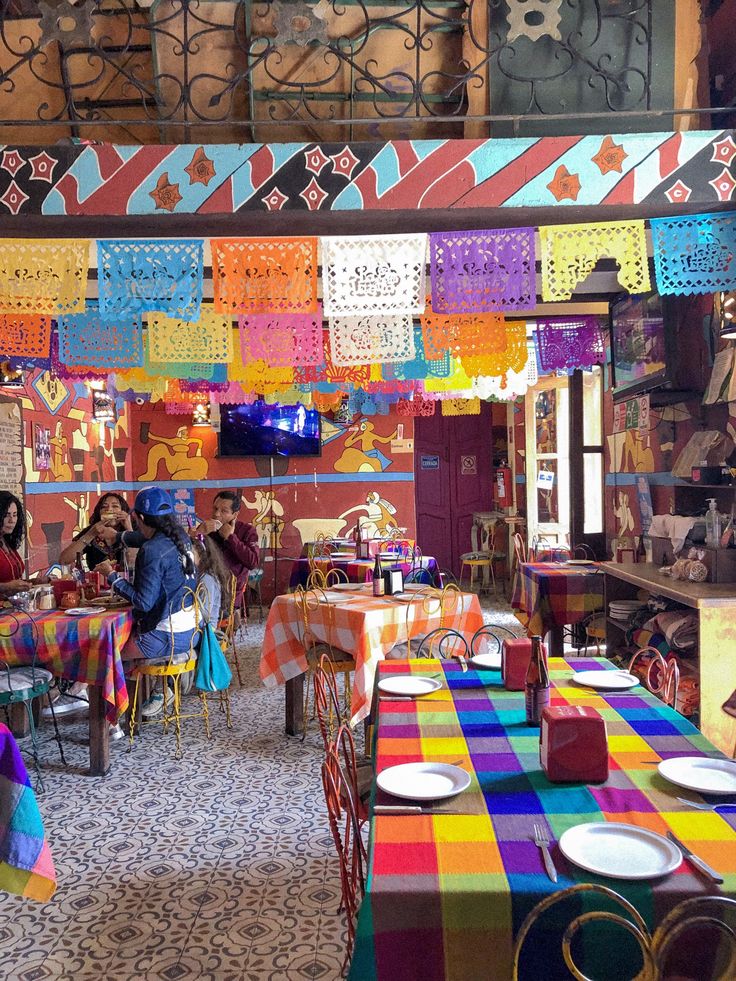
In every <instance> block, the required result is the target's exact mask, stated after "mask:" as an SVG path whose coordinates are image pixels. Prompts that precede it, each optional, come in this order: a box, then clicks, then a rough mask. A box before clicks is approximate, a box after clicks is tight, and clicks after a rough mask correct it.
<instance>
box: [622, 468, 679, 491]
mask: <svg viewBox="0 0 736 981" xmlns="http://www.w3.org/2000/svg"><path fill="white" fill-rule="evenodd" d="M639 477H646V478H647V480H648V481H649V483H650V484H656V485H658V486H660V487H673V486H675V485H676V484H677V485H680V486H682V487H691V486H693V485H692V484H689V483H688V482H687V481H686V480H682V479H681V478H680V477H673V476H672V474H671V473H670V472H669V470H658V471H656V472H655V473H607V474H606V487H633V486H634V485H635V484H636V481H637V480H638V478H639Z"/></svg>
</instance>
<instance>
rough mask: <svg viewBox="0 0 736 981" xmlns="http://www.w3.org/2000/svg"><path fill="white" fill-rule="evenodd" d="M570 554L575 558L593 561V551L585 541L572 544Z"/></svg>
mask: <svg viewBox="0 0 736 981" xmlns="http://www.w3.org/2000/svg"><path fill="white" fill-rule="evenodd" d="M572 555H573V558H575V559H589V560H590V561H591V562H595V552H594V551H593V549H592V548H591V547H590V545H588V544H586V542H580V544H579V545H573V547H572Z"/></svg>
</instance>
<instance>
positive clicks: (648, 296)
mask: <svg viewBox="0 0 736 981" xmlns="http://www.w3.org/2000/svg"><path fill="white" fill-rule="evenodd" d="M668 312H669V311H668V309H667V306H666V304H664V303H663V301H662V297H661V296H660V295H659V293H643V294H639V295H633V296H631V295H629V294H628V293H625V294H622V295H620V296H618V297H616V298H615V299H614V300H613V301H612V302H611V359H612V362H613V398H614V400H619V399H624V398H631V397H632V396H634V395H641V394H643V393H644V392H651V391H653V390H654V389H657V388H660V387H671V383H672V381H673V378H672V372H671V369H672V357H673V353H674V352H673V341H674V336H673V330H674V325H673V324H670V323H668Z"/></svg>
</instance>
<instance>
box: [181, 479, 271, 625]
mask: <svg viewBox="0 0 736 981" xmlns="http://www.w3.org/2000/svg"><path fill="white" fill-rule="evenodd" d="M239 511H240V494H236V493H235V491H229V490H223V491H220V492H219V493H218V495H217V497H216V498H215V499H214V501H213V502H212V517H211V518H210V519H209V521H203V522H202V524H201V525H199V526H198V527H197V528H195V529H194V534H197V535H209V537H210V539H211V540H212V541H213V542H214V543H215V545H217V546H218V548H219V549H220V551H221V552H222V557H223V559H224V560H225V562H226V564H227V567H228V569H229V570H230V572H232V574H233V575H234V576H235V579H236V581H237V588H236V595H235V608H236V609H239V608H240V602H241V599H242V596H243V592H244V591H245V587H246V585H247V582H248V573H249V572H250V570H251V569H255V568H256V566H257V565H258V559H259V555H258V533H257V532H256V530H255V528H254V527H253V525H252V524H250V523H249V522H247V521H238V512H239Z"/></svg>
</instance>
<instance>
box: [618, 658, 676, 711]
mask: <svg viewBox="0 0 736 981" xmlns="http://www.w3.org/2000/svg"><path fill="white" fill-rule="evenodd" d="M642 655H651V660H650V661H649V664H648V666H647V669H646V673H645V674H644V678H643V680H644V684H645V685H646V687H647V688H648V689H649V691H650V692H651V693H652V695H656V696H657V698H661V699H662V701H663V702H664V703H665V705H671V706H672V708H674V709H677V692H678V689H679V687H680V666H679V664H678V663H677V660H676V659H675V658H670V659H669V660H668V659H667V658H664V657H663V656H662V654H661V652H660V651H658V650H657V648H656V647H652V646H651V644H647V646H646V647H640V648H639V650H638V651H636V652H635V653H634V656H633V657H632V658H631V660H630V661H629V674H631V673H632V671H633V669H634V665H635V663H636V661H637V660H638V659H639V658H640V657H641V656H642ZM655 669H656V670H655Z"/></svg>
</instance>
